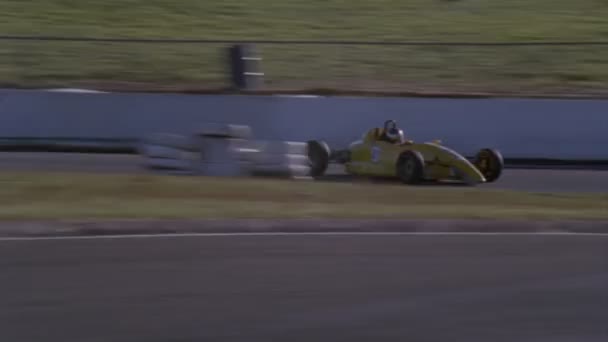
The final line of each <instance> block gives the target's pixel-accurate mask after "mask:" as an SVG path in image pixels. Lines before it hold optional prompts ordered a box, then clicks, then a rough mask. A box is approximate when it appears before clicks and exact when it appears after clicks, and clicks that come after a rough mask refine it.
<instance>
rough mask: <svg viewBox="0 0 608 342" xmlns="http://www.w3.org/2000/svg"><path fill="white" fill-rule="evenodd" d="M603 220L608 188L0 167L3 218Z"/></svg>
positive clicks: (0, 212)
mask: <svg viewBox="0 0 608 342" xmlns="http://www.w3.org/2000/svg"><path fill="white" fill-rule="evenodd" d="M79 218H80V219H82V218H108V219H109V218H378V219H380V218H505V219H507V218H511V219H549V220H554V219H557V220H559V219H608V196H607V195H605V194H604V195H574V194H550V193H547V194H542V193H537V194H534V193H522V192H510V191H489V190H487V189H477V188H468V187H434V186H430V187H408V186H400V185H386V184H385V185H380V184H346V183H329V182H309V181H281V180H266V179H255V180H251V179H216V178H205V177H186V176H157V175H92V174H70V173H42V172H41V173H0V219H1V220H18V219H79Z"/></svg>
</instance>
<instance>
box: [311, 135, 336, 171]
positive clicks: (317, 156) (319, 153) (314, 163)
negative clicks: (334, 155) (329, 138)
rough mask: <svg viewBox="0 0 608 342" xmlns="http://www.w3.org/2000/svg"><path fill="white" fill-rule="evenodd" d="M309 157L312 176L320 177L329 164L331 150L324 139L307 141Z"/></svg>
mask: <svg viewBox="0 0 608 342" xmlns="http://www.w3.org/2000/svg"><path fill="white" fill-rule="evenodd" d="M307 148H308V159H309V160H310V176H311V177H320V176H323V175H324V174H325V171H327V167H328V166H329V157H330V155H331V151H330V149H329V146H328V145H327V144H326V143H325V142H324V141H318V140H310V141H309V142H308V143H307Z"/></svg>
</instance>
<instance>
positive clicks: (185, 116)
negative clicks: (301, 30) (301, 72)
mask: <svg viewBox="0 0 608 342" xmlns="http://www.w3.org/2000/svg"><path fill="white" fill-rule="evenodd" d="M607 109H608V101H604V100H539V99H422V98H409V99H408V98H406V99H403V98H354V97H353V98H349V97H298V96H294V97H289V96H229V95H225V96H212V95H178V94H119V93H68V92H46V91H20V90H3V91H0V138H2V137H34V138H36V137H38V138H55V137H61V138H66V137H67V138H120V139H124V138H142V137H145V136H147V135H149V134H151V133H155V132H172V133H184V134H187V133H192V132H195V131H196V130H197V128H198V127H201V126H202V125H203V124H204V123H205V122H222V123H238V124H247V125H250V126H252V127H253V129H254V131H255V134H256V136H257V137H259V138H262V139H281V140H299V141H304V140H308V139H324V140H326V141H327V142H328V143H329V144H330V145H332V146H336V147H345V146H347V144H348V143H349V142H351V141H352V140H353V139H357V138H359V137H360V136H361V134H362V133H363V132H364V131H365V130H367V129H368V128H370V127H373V126H380V125H382V123H383V121H384V120H386V119H389V118H391V119H396V120H398V122H399V123H400V124H401V126H402V127H403V129H404V131H405V132H406V135H408V136H409V137H410V138H413V139H414V140H430V139H435V138H439V139H442V140H443V142H444V143H445V144H446V145H448V146H450V147H453V148H455V149H457V150H458V151H460V152H462V153H464V154H468V155H471V154H473V153H474V152H475V151H476V150H477V149H479V148H481V147H487V146H491V147H496V148H498V149H500V150H501V151H502V152H503V154H504V155H505V157H531V158H539V157H544V158H564V159H608V149H607V148H606V147H607V146H608V134H607V133H608V110H607Z"/></svg>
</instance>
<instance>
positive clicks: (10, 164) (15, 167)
mask: <svg viewBox="0 0 608 342" xmlns="http://www.w3.org/2000/svg"><path fill="white" fill-rule="evenodd" d="M142 161H143V160H142V159H141V157H139V156H134V155H121V154H82V153H22V152H3V153H0V170H4V171H34V170H45V171H79V172H103V173H108V172H114V173H140V172H150V171H149V170H146V169H144V168H143V167H142ZM328 176H329V177H328V179H330V180H335V181H344V180H348V178H347V177H346V176H345V175H344V173H343V172H342V170H341V169H340V167H339V166H337V165H335V166H332V167H331V168H330V170H329V173H328ZM481 187H482V188H489V189H510V190H524V191H540V192H544V191H551V192H555V191H568V192H608V170H581V169H579V170H576V169H566V170H563V169H562V170H556V169H531V168H528V169H506V170H505V171H504V174H503V176H502V178H501V179H500V180H499V181H498V182H496V183H493V184H484V185H482V186H481Z"/></svg>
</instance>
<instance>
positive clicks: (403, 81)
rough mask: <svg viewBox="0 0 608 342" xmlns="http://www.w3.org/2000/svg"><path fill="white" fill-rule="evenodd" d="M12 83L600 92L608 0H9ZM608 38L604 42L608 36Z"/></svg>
mask: <svg viewBox="0 0 608 342" xmlns="http://www.w3.org/2000/svg"><path fill="white" fill-rule="evenodd" d="M0 13H2V20H0V32H1V35H2V37H0V86H3V87H19V88H24V87H25V88H31V87H88V88H97V89H107V90H168V91H176V90H178V91H179V90H181V91H201V92H204V91H218V90H220V91H221V90H223V89H226V88H229V87H230V86H231V83H230V82H231V77H230V60H229V58H228V56H229V52H228V51H229V50H228V49H229V48H230V47H231V46H234V45H235V44H239V43H252V44H251V45H249V46H250V47H251V48H252V52H251V55H250V57H259V58H260V60H259V61H255V63H256V67H255V68H254V69H255V70H256V72H259V73H262V74H263V76H261V77H258V80H257V81H256V86H255V88H256V89H258V90H273V91H275V90H276V91H280V90H286V91H317V92H319V91H333V92H346V93H348V92H349V91H371V92H442V93H452V92H484V93H488V92H489V93H506V94H566V93H568V94H587V95H590V94H591V95H598V94H599V95H602V94H604V93H605V92H606V90H605V88H606V87H605V84H606V82H607V81H608V59H607V58H606V57H607V56H608V51H607V50H608V40H606V36H607V35H608V2H606V1H603V0H578V1H570V0H535V1H527V0H510V1H481V0H431V1H428V0H408V1H403V0H374V1H361V0H352V1H346V0H308V1H296V0H288V1H278V0H222V1H219V0H215V1H201V0H179V1H165V0H106V1H93V0H13V1H11V0H2V1H0ZM604 40H606V41H604Z"/></svg>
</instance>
